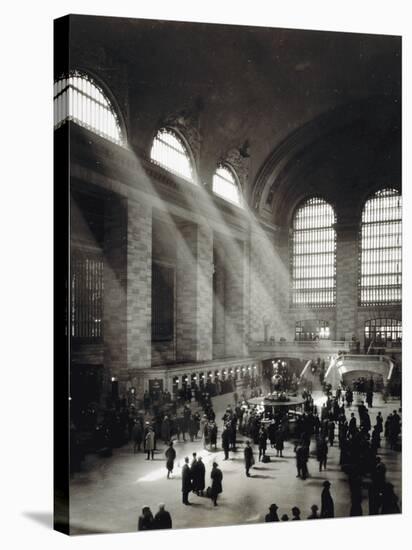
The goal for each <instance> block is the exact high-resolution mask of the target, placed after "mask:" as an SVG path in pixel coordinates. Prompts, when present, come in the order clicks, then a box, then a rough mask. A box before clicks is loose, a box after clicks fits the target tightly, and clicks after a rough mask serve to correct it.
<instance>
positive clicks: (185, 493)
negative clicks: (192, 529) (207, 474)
mask: <svg viewBox="0 0 412 550" xmlns="http://www.w3.org/2000/svg"><path fill="white" fill-rule="evenodd" d="M191 490H192V474H191V472H190V466H189V457H188V456H186V457H185V463H184V465H183V468H182V502H183V504H186V505H187V506H189V505H190V504H191V503H190V502H189V499H188V497H189V493H190V491H191Z"/></svg>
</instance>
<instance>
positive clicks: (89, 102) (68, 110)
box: [54, 72, 125, 145]
mask: <svg viewBox="0 0 412 550" xmlns="http://www.w3.org/2000/svg"><path fill="white" fill-rule="evenodd" d="M66 120H73V121H74V122H76V123H77V124H79V125H80V126H84V127H85V128H88V129H89V130H91V131H92V132H94V133H96V134H98V135H99V136H102V137H104V138H106V139H109V140H110V141H114V143H117V144H119V145H122V144H124V142H125V140H124V137H123V135H122V131H121V128H120V123H119V119H118V116H117V114H116V112H115V110H114V108H113V105H112V104H111V103H110V101H109V99H108V98H107V96H106V95H105V93H104V92H103V90H102V89H101V88H100V87H99V86H98V85H97V84H96V83H95V82H94V81H93V80H92V79H91V78H90V77H89V76H88V75H86V74H84V73H79V72H73V73H71V74H70V75H69V76H68V77H63V78H60V79H59V80H57V81H56V82H55V83H54V127H55V128H58V127H59V126H61V125H62V124H63V123H64V122H65V121H66Z"/></svg>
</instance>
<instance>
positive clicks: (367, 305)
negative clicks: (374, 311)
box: [358, 187, 403, 308]
mask: <svg viewBox="0 0 412 550" xmlns="http://www.w3.org/2000/svg"><path fill="white" fill-rule="evenodd" d="M384 191H393V192H394V194H393V195H392V196H397V197H398V198H399V199H400V200H401V204H400V209H401V217H400V219H399V220H389V221H386V222H385V221H383V222H382V221H380V222H379V224H383V225H389V224H390V223H391V222H394V221H395V222H399V223H400V233H399V235H400V239H401V244H400V246H399V249H400V263H401V270H400V273H399V274H400V278H401V283H400V284H399V285H398V284H396V285H389V284H388V285H385V286H383V285H375V286H368V287H365V286H362V278H363V263H362V256H363V254H362V252H363V240H362V232H363V228H364V225H365V224H366V225H369V226H370V227H372V226H373V225H374V224H375V225H377V223H378V222H364V221H363V216H364V212H365V208H366V205H367V203H368V202H369V201H371V200H373V199H374V198H375V197H376V196H377V195H378V193H381V192H384ZM402 208H403V207H402V193H401V192H400V191H399V190H398V189H396V188H395V187H381V188H379V189H377V190H375V191H373V193H371V194H370V195H369V196H368V197H367V198H366V200H365V202H364V204H363V207H362V210H361V217H360V222H359V231H358V307H364V308H371V307H386V306H400V305H401V303H402V297H401V298H400V299H399V300H385V301H379V300H378V301H376V300H369V301H367V300H365V299H363V297H362V294H363V290H367V289H379V286H381V288H382V290H383V292H385V291H387V290H388V289H390V288H394V290H397V289H398V288H399V290H400V294H401V296H402V267H403V265H402V264H403V262H402V260H403V258H402V252H403V249H402V236H403V235H402V229H403V221H402ZM397 248H398V247H382V246H381V247H376V248H373V249H372V248H371V249H370V250H373V251H375V253H378V251H381V250H385V249H388V250H389V249H392V250H396V249H397ZM368 265H370V263H369V264H368ZM380 275H381V276H382V277H383V276H390V275H395V276H396V275H397V274H396V273H394V272H391V273H388V272H385V273H382V274H380ZM370 276H371V277H372V276H379V274H377V273H372V274H370Z"/></svg>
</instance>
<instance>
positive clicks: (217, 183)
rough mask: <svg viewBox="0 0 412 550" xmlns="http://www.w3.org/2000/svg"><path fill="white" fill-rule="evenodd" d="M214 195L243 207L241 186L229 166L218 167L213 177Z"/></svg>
mask: <svg viewBox="0 0 412 550" xmlns="http://www.w3.org/2000/svg"><path fill="white" fill-rule="evenodd" d="M213 193H215V194H216V195H219V197H222V198H224V199H226V200H227V201H229V202H233V203H234V204H237V205H238V206H240V205H241V203H242V200H241V194H240V189H239V185H238V183H237V181H236V176H235V174H234V173H233V170H231V169H230V168H229V167H228V166H226V165H220V166H218V168H217V170H216V172H215V175H214V176H213Z"/></svg>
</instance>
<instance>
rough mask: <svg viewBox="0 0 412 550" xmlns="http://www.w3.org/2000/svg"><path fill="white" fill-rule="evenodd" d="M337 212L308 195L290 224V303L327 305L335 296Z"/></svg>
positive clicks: (297, 304) (298, 305)
mask: <svg viewBox="0 0 412 550" xmlns="http://www.w3.org/2000/svg"><path fill="white" fill-rule="evenodd" d="M335 222H336V216H335V212H334V209H333V207H332V206H331V205H330V204H328V203H327V202H326V201H324V200H323V199H321V198H317V197H313V198H310V199H308V200H307V201H306V202H305V203H304V204H303V205H302V206H301V207H300V208H299V209H298V210H297V211H296V213H295V216H294V218H293V225H292V238H291V241H292V251H291V264H292V266H291V269H292V305H293V306H296V307H329V306H333V305H335V296H336V230H335V228H334V224H335Z"/></svg>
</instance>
